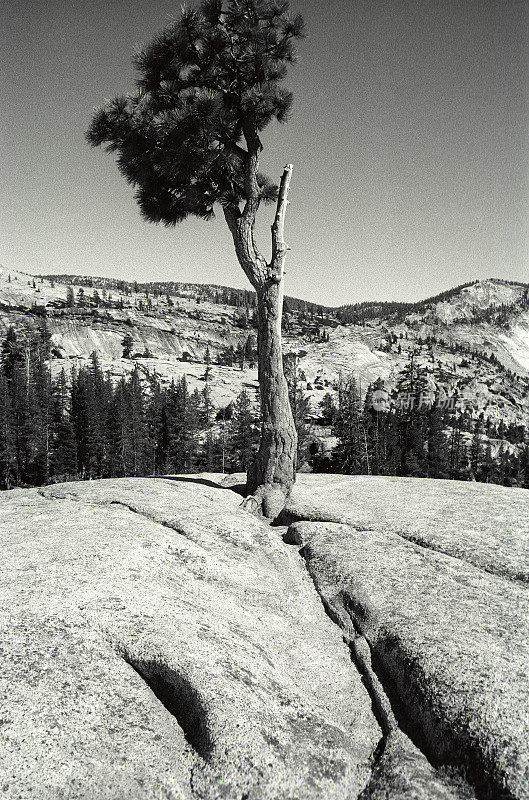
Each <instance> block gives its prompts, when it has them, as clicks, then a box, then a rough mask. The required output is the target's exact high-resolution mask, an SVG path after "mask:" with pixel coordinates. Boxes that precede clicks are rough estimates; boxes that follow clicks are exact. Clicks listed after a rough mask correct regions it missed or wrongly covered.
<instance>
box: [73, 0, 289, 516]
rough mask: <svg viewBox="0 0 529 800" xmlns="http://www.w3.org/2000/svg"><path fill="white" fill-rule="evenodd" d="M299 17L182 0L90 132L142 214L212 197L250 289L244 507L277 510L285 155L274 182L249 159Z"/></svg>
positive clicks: (278, 90)
mask: <svg viewBox="0 0 529 800" xmlns="http://www.w3.org/2000/svg"><path fill="white" fill-rule="evenodd" d="M302 33H303V20H302V18H301V16H300V15H297V16H294V17H291V16H290V15H289V12H288V2H281V3H277V2H274V0H229V2H228V4H227V7H225V8H223V4H222V2H221V0H203V1H202V3H201V5H200V7H199V9H197V10H194V9H193V10H188V9H183V10H182V13H181V15H180V18H179V19H178V20H177V21H176V22H175V23H173V24H172V25H170V26H169V27H167V28H166V29H165V30H164V31H163V32H162V33H161V34H160V35H159V36H157V37H156V38H155V39H154V41H153V42H152V43H151V44H150V45H148V46H147V47H146V48H144V49H143V50H142V51H141V53H140V54H139V55H138V56H137V58H136V67H137V69H138V71H139V73H140V78H139V81H138V85H139V89H138V91H137V93H136V94H133V95H128V96H127V97H122V98H116V99H115V100H113V101H112V102H110V103H109V104H107V105H106V107H104V108H103V109H101V110H100V111H99V112H97V113H96V114H95V115H94V117H93V120H92V124H91V126H90V128H89V131H88V133H87V138H88V141H89V142H90V144H92V145H93V146H98V145H101V144H104V143H107V148H108V149H109V150H111V151H112V150H114V151H117V152H118V160H119V167H120V170H121V171H122V173H123V174H124V175H125V176H126V178H127V179H128V180H129V181H130V182H131V183H132V184H133V185H135V186H136V199H137V201H138V203H139V206H140V209H141V211H142V213H143V215H144V216H145V218H146V219H148V220H149V221H151V222H163V223H165V224H166V225H174V224H176V223H179V222H181V221H182V220H183V219H185V217H187V216H188V215H195V216H198V217H203V218H206V219H208V218H211V217H212V216H213V209H214V205H215V204H218V205H220V207H221V208H222V212H223V214H224V218H225V221H226V223H227V225H228V228H229V231H230V233H231V235H232V238H233V243H234V248H235V252H236V255H237V258H238V261H239V264H240V266H241V267H242V269H243V271H244V273H245V274H246V276H247V278H248V280H249V281H250V283H251V284H252V286H253V288H254V289H255V291H256V294H257V318H258V337H259V384H260V390H261V413H262V417H263V424H262V429H261V444H260V448H259V451H258V454H257V457H256V459H255V460H254V462H253V464H252V467H251V469H250V470H249V471H248V478H247V488H248V491H249V493H251V494H253V505H254V507H261V509H262V510H263V512H264V513H265V514H267V515H275V514H276V513H277V512H278V510H279V507H278V506H279V503H280V501H279V494H282V496H283V499H284V496H286V495H287V494H288V493H289V491H290V489H291V487H292V484H293V482H294V480H295V458H296V432H295V427H294V422H293V419H292V414H291V412H290V408H289V403H288V389H287V385H286V381H285V378H284V375H283V369H282V358H281V352H282V350H281V314H282V305H283V283H284V261H285V256H286V251H287V249H288V248H287V246H286V244H285V241H284V223H285V214H286V208H287V202H288V201H287V197H288V190H289V186H290V180H291V174H292V165H290V164H289V165H287V167H285V169H284V171H283V174H282V177H281V182H280V186H279V188H277V187H276V186H274V185H272V183H271V182H270V181H269V180H268V178H266V177H265V176H264V175H263V174H262V173H261V171H260V169H259V158H260V153H261V150H262V143H261V138H260V134H261V132H262V131H263V130H264V129H265V128H266V126H267V125H268V124H269V123H270V122H271V121H272V120H274V119H275V120H278V121H280V122H282V121H284V120H285V119H286V116H287V114H288V111H289V110H290V107H291V104H292V96H291V94H290V93H289V92H287V91H285V89H284V88H282V86H281V81H282V80H283V78H284V77H285V74H286V70H287V67H288V65H289V64H290V63H292V61H293V60H294V42H295V40H296V39H299V38H301V36H302ZM266 202H276V214H275V220H274V224H273V226H272V257H271V259H270V261H269V262H267V261H266V259H265V258H264V256H262V255H261V253H260V252H259V251H258V250H257V247H256V241H255V236H254V228H255V221H256V218H257V213H258V211H259V208H260V206H261V205H262V204H263V203H266Z"/></svg>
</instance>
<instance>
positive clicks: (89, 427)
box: [0, 325, 258, 489]
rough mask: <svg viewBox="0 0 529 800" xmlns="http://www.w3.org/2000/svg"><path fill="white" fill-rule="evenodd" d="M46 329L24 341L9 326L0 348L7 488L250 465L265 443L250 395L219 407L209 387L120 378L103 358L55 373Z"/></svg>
mask: <svg viewBox="0 0 529 800" xmlns="http://www.w3.org/2000/svg"><path fill="white" fill-rule="evenodd" d="M49 347H50V342H49V336H48V334H47V331H46V327H45V326H44V325H43V326H42V327H41V328H40V330H39V331H38V332H37V333H36V334H34V335H33V336H29V337H28V338H27V339H26V340H24V341H21V340H19V339H18V337H17V335H16V333H15V331H14V329H12V328H10V329H9V330H8V332H7V336H6V338H5V340H4V342H3V343H2V347H1V364H0V487H1V488H3V489H10V488H12V487H15V486H40V485H43V484H46V483H51V482H58V481H64V480H76V479H85V480H86V479H91V478H110V477H124V476H141V475H156V474H168V473H179V472H195V471H200V470H211V471H226V472H228V471H244V470H246V468H247V465H248V462H249V460H250V459H251V458H252V454H253V453H254V452H255V450H256V447H257V442H258V420H257V419H256V417H255V414H254V412H253V411H252V403H251V399H250V397H249V395H248V393H247V392H245V391H243V392H241V394H240V395H239V396H238V398H237V400H236V401H235V402H234V403H231V404H230V405H229V406H228V407H227V408H225V409H222V410H221V411H217V412H216V411H215V410H214V408H213V404H212V402H211V395H210V389H209V375H208V371H209V370H210V367H209V365H206V372H205V375H204V388H203V390H202V391H198V390H195V391H193V392H190V391H189V389H188V386H187V383H186V380H185V377H183V378H181V379H179V380H177V381H173V382H172V383H171V385H170V386H162V385H161V384H160V382H159V381H158V380H157V378H155V377H153V376H147V378H146V379H141V377H140V372H139V369H138V368H137V367H136V368H135V369H134V370H133V371H132V373H131V374H130V375H129V376H128V377H123V378H122V379H121V380H119V381H118V382H117V383H116V382H115V381H112V380H111V379H110V377H109V376H108V375H105V374H104V373H103V371H102V369H101V367H100V365H99V362H98V358H97V355H96V354H95V353H94V354H93V355H92V359H91V364H90V366H88V367H83V368H82V369H79V370H74V371H72V374H71V376H69V378H67V376H66V374H65V372H64V370H63V371H62V372H61V373H60V375H59V376H58V377H57V378H52V375H51V373H50V370H49V368H48V366H47V361H46V359H47V356H48V354H49Z"/></svg>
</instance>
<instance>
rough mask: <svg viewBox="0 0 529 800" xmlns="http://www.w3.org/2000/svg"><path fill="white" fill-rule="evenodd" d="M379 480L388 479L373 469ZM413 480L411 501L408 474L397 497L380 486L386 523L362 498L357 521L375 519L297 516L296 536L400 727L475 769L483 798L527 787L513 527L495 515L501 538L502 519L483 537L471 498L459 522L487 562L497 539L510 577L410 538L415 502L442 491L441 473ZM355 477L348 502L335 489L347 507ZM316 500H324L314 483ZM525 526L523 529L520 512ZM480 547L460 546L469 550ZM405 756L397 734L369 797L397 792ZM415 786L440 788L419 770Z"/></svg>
mask: <svg viewBox="0 0 529 800" xmlns="http://www.w3.org/2000/svg"><path fill="white" fill-rule="evenodd" d="M362 483H363V484H364V495H365V494H366V492H367V485H368V483H369V481H368V480H367V479H364V481H354V480H352V481H351V489H350V495H349V496H351V495H352V494H353V491H354V488H358V486H359V484H362ZM372 483H374V484H377V485H381V484H382V483H384V482H383V481H379V480H378V479H372ZM413 483H414V487H411V486H410V487H409V489H410V491H408V487H407V486H406V485H404V487H402V488H401V491H402V494H407V495H408V498H409V505H408V507H407V510H406V508H405V505H404V500H403V499H402V496H401V497H399V488H400V487H399V481H398V480H396V481H393V485H394V487H395V495H396V497H395V495H393V494H389V493H386V494H381V495H380V501H379V502H380V507H379V508H380V519H381V528H382V530H380V529H378V527H376V526H377V519H376V517H375V516H374V515H373V514H371V515H370V516H369V517H368V513H367V511H366V509H365V508H364V510H363V511H361V510H360V509H359V510H358V511H356V510H355V511H351V512H350V517H351V518H354V519H355V520H356V519H358V518H359V517H360V516H362V514H363V515H364V517H363V518H364V520H365V522H366V523H367V522H368V519H369V520H370V521H371V527H370V528H369V529H367V530H362V529H360V528H359V526H358V527H353V526H352V525H345V524H339V523H317V522H299V523H296V524H294V525H293V526H292V528H291V530H290V532H289V538H290V540H291V541H297V542H299V543H301V544H303V550H302V552H303V555H304V557H305V559H306V563H307V566H308V569H309V572H310V574H311V576H312V577H313V579H314V582H315V585H316V587H317V589H318V592H319V593H320V595H321V597H322V598H323V600H324V602H325V604H326V605H327V607H328V609H329V611H330V613H331V614H332V615H333V617H334V618H335V619H336V621H337V622H338V623H339V624H340V625H341V626H342V628H343V629H344V630H346V631H347V630H348V631H351V630H353V631H355V632H356V633H357V634H361V635H362V636H363V637H365V639H366V640H367V642H368V643H369V646H370V649H371V653H372V660H373V665H374V668H375V671H376V673H377V675H378V678H379V679H380V682H381V684H382V686H383V687H384V690H385V692H386V694H387V696H388V697H389V699H390V701H391V706H392V709H393V712H394V714H395V716H396V718H397V720H398V723H399V727H400V729H401V730H403V731H404V732H405V733H406V734H407V735H408V736H409V737H410V738H411V739H412V740H413V742H414V743H415V744H416V745H418V747H419V748H420V749H421V750H422V751H423V752H424V753H425V754H426V755H427V756H428V758H429V759H430V760H431V761H432V762H433V763H434V764H436V765H444V766H445V767H453V768H456V769H458V770H459V771H460V772H461V774H462V775H465V774H466V775H467V777H468V778H469V780H470V781H471V782H472V783H473V784H474V785H475V786H476V788H477V791H478V793H479V795H480V796H481V797H484V798H490V800H500V799H501V798H503V799H504V800H506V799H507V798H509V799H510V800H512V798H517V799H519V800H521V799H522V798H528V797H529V711H528V709H529V675H528V664H529V593H528V589H527V585H526V584H525V583H524V582H518V581H517V580H513V579H512V578H513V574H512V573H513V570H512V564H513V562H512V560H510V558H509V553H508V551H507V550H506V549H505V548H506V541H507V540H508V535H509V536H510V535H512V531H510V530H509V531H505V530H504V529H503V522H502V520H501V516H496V517H495V529H496V530H497V529H498V528H500V529H501V532H500V534H499V536H498V545H497V546H496V543H495V542H494V535H493V533H492V531H490V530H488V526H489V524H490V526H491V528H492V527H493V526H492V523H488V522H487V524H486V525H485V524H484V526H483V528H484V530H483V531H482V534H481V536H482V538H481V540H480V539H479V536H478V513H477V510H476V509H475V508H468V507H467V509H466V512H467V514H466V520H465V510H464V509H458V510H457V518H458V520H459V522H460V523H463V522H466V523H467V524H462V525H461V528H460V535H461V536H462V537H465V536H466V533H467V531H471V532H472V545H474V543H476V544H477V549H478V552H480V558H479V559H478V560H481V557H482V556H483V554H485V553H486V554H487V557H488V558H489V560H490V563H488V564H487V566H488V567H491V566H492V567H495V566H496V563H495V562H494V560H493V556H492V552H493V550H494V548H496V547H497V558H498V562H497V563H498V566H499V569H498V571H499V572H505V574H506V575H507V576H508V577H506V578H501V577H499V576H498V575H495V574H491V572H490V570H488V571H485V570H484V569H483V568H482V567H478V566H476V565H475V564H473V563H467V562H466V561H464V560H461V559H460V558H455V557H453V556H450V555H446V554H445V553H440V552H437V551H435V550H432V549H431V547H430V542H429V543H428V546H426V547H424V546H420V545H418V544H415V543H414V542H410V541H407V540H406V539H404V538H402V536H403V535H402V530H403V529H404V530H406V531H407V532H408V533H409V532H410V531H414V526H415V525H416V524H417V523H416V520H415V518H414V515H415V510H416V509H418V511H419V516H420V517H422V520H423V522H424V521H425V517H426V516H427V512H426V508H427V503H428V502H429V501H431V500H432V498H431V496H430V494H429V490H430V487H429V486H428V484H429V483H431V482H429V481H421V480H416V481H414V482H413ZM346 486H347V482H342V484H341V488H340V490H339V491H340V495H341V498H342V499H341V501H340V503H341V505H338V501H337V500H336V502H335V505H334V511H335V513H342V512H343V509H344V506H345V503H346V502H347V500H346V497H347V491H346ZM423 486H424V488H425V492H426V496H424V497H423V496H422V488H423ZM427 487H428V488H427ZM328 488H329V495H330V497H327V502H328V503H329V504H331V503H332V496H333V493H335V492H338V484H337V483H333V482H330V483H329V487H328ZM412 488H414V491H413V492H412V491H411V489H412ZM456 488H457V487H456ZM487 488H489V489H490V488H493V487H487ZM453 490H454V487H451V488H450V487H449V488H448V489H447V491H453ZM296 491H299V489H297V490H296ZM303 491H304V490H303ZM511 491H512V494H513V495H514V500H513V502H514V503H515V504H518V511H520V510H521V505H523V498H527V499H526V500H525V505H526V512H525V513H526V514H527V510H529V508H528V506H529V493H525V494H523V493H518V492H517V491H516V490H511ZM359 495H360V496H362V492H361V491H359V492H357V493H356V495H355V497H356V499H357V501H358V502H360V503H361V499H360V500H359V499H358V498H359ZM494 495H496V493H494ZM500 495H502V493H497V497H496V496H494V498H493V501H491V504H492V502H495V503H497V504H499V502H500V499H501V498H500ZM502 496H503V499H505V495H502ZM298 498H299V494H298ZM412 498H413V502H412ZM312 500H313V502H314V503H316V502H317V499H314V493H313V494H312ZM297 502H298V504H299V503H300V501H299V499H298V501H297ZM395 505H397V507H400V516H399V518H398V523H399V533H398V534H397V533H395V532H392V531H391V519H392V515H393V514H394V513H395V512H394V508H395ZM497 507H498V505H497ZM298 509H299V505H298ZM440 514H441V509H440V507H439V508H437V509H436V508H435V507H434V508H433V509H432V517H433V518H434V519H435V518H436V515H440ZM437 522H438V523H439V522H440V517H439V518H438V520H437ZM483 522H484V523H485V522H486V520H485V519H484V520H483ZM357 525H358V523H357ZM453 525H454V522H453V520H450V519H448V521H447V524H446V528H445V529H444V530H441V531H439V530H437V531H436V532H435V533H434V535H436V536H437V540H436V541H442V542H443V544H447V546H451V545H452V543H454V546H455V543H456V542H455V530H454V529H453V528H452V526H453ZM518 527H519V528H522V529H523V522H521V521H520V520H518ZM429 530H430V529H427V533H426V535H428V536H429ZM465 548H466V549H465ZM470 548H471V545H469V544H467V545H464V544H462V545H461V549H462V550H464V555H465V557H467V558H469V560H470V557H471V556H472V551H471V549H470ZM401 745H402V742H401V743H400V744H399V747H401ZM404 762H405V759H404V761H403V754H402V751H401V752H400V754H399V752H397V753H396V758H395V752H394V743H392V745H391V747H390V748H389V749H386V751H385V753H384V754H383V756H382V758H381V759H379V761H378V763H377V767H376V768H375V772H374V775H373V781H372V783H371V786H370V790H369V791H368V792H367V793H366V794H365V797H374V798H379V797H380V798H383V797H387V798H393V797H395V796H399V795H397V794H396V793H395V792H396V789H395V775H396V774H398V772H399V770H401V769H402V766H403V763H404ZM405 772H406V770H405ZM399 780H400V779H399ZM388 787H389V788H388ZM392 787H393V789H392ZM411 789H412V790H413V791H412V793H411V794H409V795H406V794H405V793H404V794H403V795H402V796H403V797H406V796H409V797H416V796H419V797H428V796H431V797H437V796H438V795H437V794H435V793H433V792H430V794H428V792H426V794H424V793H423V794H420V793H419V794H418V795H417V794H414V793H413V792H414V791H418V783H417V774H416V773H415V777H414V779H413V781H412V785H411ZM393 790H395V791H393ZM439 796H442V795H439Z"/></svg>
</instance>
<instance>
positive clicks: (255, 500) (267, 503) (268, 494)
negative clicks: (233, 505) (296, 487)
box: [241, 483, 290, 520]
mask: <svg viewBox="0 0 529 800" xmlns="http://www.w3.org/2000/svg"><path fill="white" fill-rule="evenodd" d="M289 494H290V491H289V490H288V489H286V487H284V486H281V485H280V484H279V483H265V484H264V485H263V486H259V487H258V488H257V489H256V491H255V492H254V493H253V494H250V495H248V497H246V498H245V499H244V500H243V502H242V503H241V508H245V509H246V510H247V511H249V512H250V513H251V514H255V516H257V517H263V518H264V519H270V520H272V519H275V518H276V517H278V516H279V514H280V513H281V511H282V510H283V508H284V507H285V503H286V501H287V499H288V496H289Z"/></svg>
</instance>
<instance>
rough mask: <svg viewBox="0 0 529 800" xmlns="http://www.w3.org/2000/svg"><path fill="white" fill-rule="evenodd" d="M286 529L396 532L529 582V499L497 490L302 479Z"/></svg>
mask: <svg viewBox="0 0 529 800" xmlns="http://www.w3.org/2000/svg"><path fill="white" fill-rule="evenodd" d="M282 518H283V520H284V522H285V523H286V522H291V521H295V520H312V521H327V522H343V523H347V524H349V525H352V526H353V527H356V528H358V529H361V530H369V529H375V530H377V531H390V532H391V533H394V534H398V535H399V536H402V537H403V538H405V539H408V540H409V541H412V542H416V543H417V544H420V545H422V546H423V547H427V548H431V549H433V550H437V551H439V552H441V553H445V554H447V555H450V556H454V557H456V558H459V559H462V560H464V561H467V562H468V563H470V564H474V565H475V566H476V567H479V568H481V569H483V570H486V571H488V572H491V573H494V574H496V575H500V576H504V577H506V578H509V579H512V580H516V581H521V582H529V492H528V491H527V490H526V489H509V488H505V487H504V486H496V485H492V484H483V483H470V482H463V481H445V480H433V479H428V480H424V479H418V478H393V477H386V476H376V477H373V476H366V475H351V476H347V477H345V476H343V475H299V476H298V480H297V482H296V484H295V486H294V491H293V493H292V496H291V498H290V500H289V502H288V504H287V506H286V508H285V511H284V512H283V515H282Z"/></svg>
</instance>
